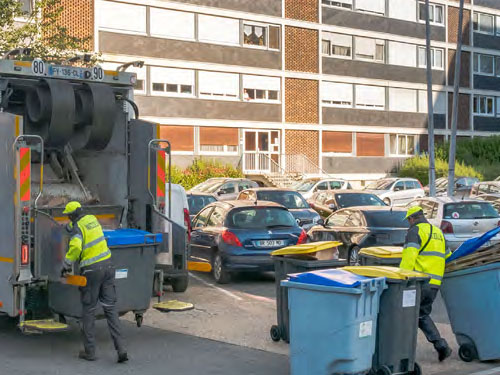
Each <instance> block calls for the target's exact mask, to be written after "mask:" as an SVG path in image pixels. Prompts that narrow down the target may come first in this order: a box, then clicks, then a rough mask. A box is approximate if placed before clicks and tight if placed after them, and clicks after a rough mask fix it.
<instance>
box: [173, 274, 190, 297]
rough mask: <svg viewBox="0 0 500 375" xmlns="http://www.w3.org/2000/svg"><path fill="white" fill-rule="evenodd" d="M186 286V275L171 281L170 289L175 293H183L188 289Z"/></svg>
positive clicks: (187, 282)
mask: <svg viewBox="0 0 500 375" xmlns="http://www.w3.org/2000/svg"><path fill="white" fill-rule="evenodd" d="M188 284H189V278H188V276H187V275H186V276H181V277H176V278H175V279H172V289H173V291H174V292H175V293H184V292H185V291H186V290H187V288H188Z"/></svg>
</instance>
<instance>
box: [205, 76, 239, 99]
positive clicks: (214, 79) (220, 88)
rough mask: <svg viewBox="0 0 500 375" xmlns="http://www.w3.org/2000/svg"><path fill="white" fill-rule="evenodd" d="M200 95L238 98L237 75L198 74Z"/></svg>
mask: <svg viewBox="0 0 500 375" xmlns="http://www.w3.org/2000/svg"><path fill="white" fill-rule="evenodd" d="M198 79H199V87H200V93H211V94H222V95H229V96H238V95H239V91H240V79H239V75H238V74H232V73H216V72H199V74H198Z"/></svg>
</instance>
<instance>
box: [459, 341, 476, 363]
mask: <svg viewBox="0 0 500 375" xmlns="http://www.w3.org/2000/svg"><path fill="white" fill-rule="evenodd" d="M458 356H459V357H460V359H461V360H462V361H464V362H472V361H473V360H475V359H477V350H476V347H475V346H474V344H463V345H460V348H459V349H458Z"/></svg>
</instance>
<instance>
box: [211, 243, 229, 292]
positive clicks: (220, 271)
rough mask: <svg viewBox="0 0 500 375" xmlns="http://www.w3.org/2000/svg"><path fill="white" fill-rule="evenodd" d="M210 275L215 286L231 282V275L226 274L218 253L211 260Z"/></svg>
mask: <svg viewBox="0 0 500 375" xmlns="http://www.w3.org/2000/svg"><path fill="white" fill-rule="evenodd" d="M212 275H213V276H214V279H215V282H216V283H217V284H227V283H229V282H230V281H231V275H230V274H229V272H227V270H226V267H225V266H224V262H223V260H222V256H221V255H220V252H219V251H217V252H216V253H215V254H214V256H213V258H212Z"/></svg>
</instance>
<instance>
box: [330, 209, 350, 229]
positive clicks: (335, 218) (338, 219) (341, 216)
mask: <svg viewBox="0 0 500 375" xmlns="http://www.w3.org/2000/svg"><path fill="white" fill-rule="evenodd" d="M350 214H351V211H347V210H346V211H339V212H335V213H334V214H332V215H331V216H330V217H329V218H328V220H327V221H326V224H325V225H326V226H328V227H343V226H344V224H345V223H346V222H347V219H348V218H349V215H350Z"/></svg>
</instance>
